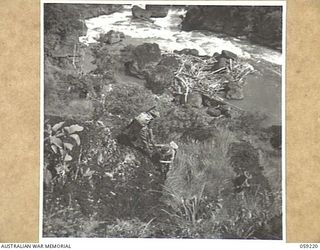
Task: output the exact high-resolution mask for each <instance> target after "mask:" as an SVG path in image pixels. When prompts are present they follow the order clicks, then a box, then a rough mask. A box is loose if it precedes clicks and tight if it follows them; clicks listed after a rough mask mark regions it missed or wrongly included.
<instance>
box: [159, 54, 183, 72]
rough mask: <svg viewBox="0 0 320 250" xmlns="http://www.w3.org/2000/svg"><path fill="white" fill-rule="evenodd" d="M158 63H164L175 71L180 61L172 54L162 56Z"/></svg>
mask: <svg viewBox="0 0 320 250" xmlns="http://www.w3.org/2000/svg"><path fill="white" fill-rule="evenodd" d="M159 65H164V66H166V67H168V68H170V70H171V71H173V72H175V71H177V70H178V69H179V66H180V61H179V60H178V59H177V58H176V57H174V56H164V57H163V58H162V59H161V61H160V62H159Z"/></svg>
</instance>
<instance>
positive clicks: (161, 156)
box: [152, 141, 179, 178]
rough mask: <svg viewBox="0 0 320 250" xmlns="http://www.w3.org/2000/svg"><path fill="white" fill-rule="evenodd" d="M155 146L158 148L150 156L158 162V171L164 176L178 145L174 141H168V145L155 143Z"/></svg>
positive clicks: (170, 165)
mask: <svg viewBox="0 0 320 250" xmlns="http://www.w3.org/2000/svg"><path fill="white" fill-rule="evenodd" d="M155 146H156V147H157V148H159V150H157V151H156V152H155V154H154V155H153V156H152V158H153V160H154V161H157V163H158V164H159V168H158V171H159V172H160V173H161V174H162V175H163V176H164V177H165V178H166V175H167V173H168V172H169V170H170V169H171V167H172V164H173V161H174V159H175V156H176V154H177V150H178V148H179V147H178V145H177V144H176V143H175V142H174V141H172V142H170V143H169V145H165V144H156V145H155Z"/></svg>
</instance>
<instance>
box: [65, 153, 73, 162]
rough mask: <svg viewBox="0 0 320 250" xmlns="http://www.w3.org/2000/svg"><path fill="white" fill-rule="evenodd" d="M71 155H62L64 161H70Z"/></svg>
mask: <svg viewBox="0 0 320 250" xmlns="http://www.w3.org/2000/svg"><path fill="white" fill-rule="evenodd" d="M71 160H72V157H71V155H68V154H66V156H65V157H64V161H71Z"/></svg>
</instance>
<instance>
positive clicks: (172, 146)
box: [169, 141, 179, 149]
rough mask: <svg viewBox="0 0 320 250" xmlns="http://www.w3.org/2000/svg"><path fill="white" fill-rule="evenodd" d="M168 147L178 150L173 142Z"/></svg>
mask: <svg viewBox="0 0 320 250" xmlns="http://www.w3.org/2000/svg"><path fill="white" fill-rule="evenodd" d="M169 145H170V147H171V148H173V149H178V148H179V147H178V145H177V144H176V143H175V142H174V141H172V142H170V143H169Z"/></svg>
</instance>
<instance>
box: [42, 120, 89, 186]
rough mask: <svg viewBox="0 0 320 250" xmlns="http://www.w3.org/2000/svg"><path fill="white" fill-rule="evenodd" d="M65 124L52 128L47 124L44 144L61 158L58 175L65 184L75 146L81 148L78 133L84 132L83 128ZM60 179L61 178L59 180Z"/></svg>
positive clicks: (56, 167) (60, 123) (57, 124)
mask: <svg viewBox="0 0 320 250" xmlns="http://www.w3.org/2000/svg"><path fill="white" fill-rule="evenodd" d="M64 124H65V122H64V121H62V122H59V123H56V124H54V125H53V126H51V125H50V124H46V129H45V130H44V132H45V137H44V142H45V143H46V144H47V145H48V146H49V147H50V148H51V150H52V152H53V153H54V154H55V155H56V156H57V157H58V158H59V162H58V164H57V165H56V166H55V170H56V173H57V175H58V176H59V177H61V178H62V182H63V183H64V182H65V179H66V174H67V173H68V172H69V164H68V163H69V162H70V161H72V159H73V158H72V156H71V152H72V150H73V148H74V146H80V144H81V141H80V136H79V135H78V134H77V133H78V132H81V131H83V129H84V128H83V127H82V126H80V125H78V124H74V125H70V126H64ZM58 179H60V178H58Z"/></svg>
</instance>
